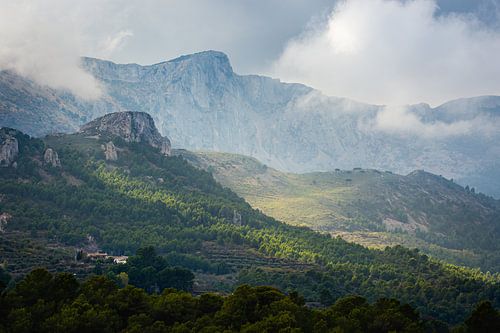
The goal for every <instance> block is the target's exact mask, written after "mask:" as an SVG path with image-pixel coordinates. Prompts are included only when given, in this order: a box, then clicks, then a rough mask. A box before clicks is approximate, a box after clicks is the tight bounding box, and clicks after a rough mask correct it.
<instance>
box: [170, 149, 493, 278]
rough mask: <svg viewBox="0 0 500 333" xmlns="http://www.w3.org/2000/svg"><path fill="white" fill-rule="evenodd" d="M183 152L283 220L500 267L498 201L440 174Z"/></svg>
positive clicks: (351, 237) (458, 260)
mask: <svg viewBox="0 0 500 333" xmlns="http://www.w3.org/2000/svg"><path fill="white" fill-rule="evenodd" d="M180 154H181V155H183V156H185V157H186V158H187V159H188V160H189V161H191V162H192V163H193V164H194V165H197V166H199V167H202V168H204V169H206V170H209V171H211V172H212V173H213V175H214V176H215V178H216V179H217V180H218V181H220V182H221V183H222V184H224V185H226V186H228V187H229V188H231V189H232V190H234V191H235V192H236V193H238V194H239V195H241V196H242V197H244V198H245V199H246V200H248V202H249V203H250V204H252V206H253V207H255V208H259V209H261V210H262V211H263V212H264V213H266V214H268V215H270V216H273V217H275V218H277V219H279V220H281V221H284V222H287V223H290V224H293V225H306V226H309V227H312V228H313V229H317V230H322V231H328V232H333V233H334V234H341V235H342V237H345V238H347V239H349V240H354V241H358V242H361V243H362V244H365V245H391V244H398V243H399V244H405V245H407V246H412V247H419V248H421V249H424V250H425V251H426V252H427V253H430V254H432V255H434V256H436V257H439V258H442V259H446V260H448V261H452V262H455V263H460V264H468V265H472V266H477V267H482V268H483V269H488V270H492V271H497V272H498V271H500V244H499V243H498V239H499V238H500V201H498V200H494V199H492V198H490V197H487V196H485V195H482V194H476V193H473V192H471V190H466V189H464V188H463V187H461V186H459V185H457V184H455V183H454V182H452V181H449V180H446V179H445V178H443V177H441V176H436V175H433V174H430V173H427V172H424V171H414V172H412V173H410V174H409V175H407V176H400V175H397V174H393V173H390V172H380V171H377V170H366V169H359V168H358V169H354V170H351V171H344V170H336V171H334V172H325V173H308V174H291V173H283V172H279V171H277V170H275V169H272V168H269V167H266V166H265V165H263V164H261V163H260V162H258V161H257V160H255V159H253V158H250V157H245V156H240V155H232V154H223V153H201V152H200V153H196V154H193V153H189V152H184V151H180Z"/></svg>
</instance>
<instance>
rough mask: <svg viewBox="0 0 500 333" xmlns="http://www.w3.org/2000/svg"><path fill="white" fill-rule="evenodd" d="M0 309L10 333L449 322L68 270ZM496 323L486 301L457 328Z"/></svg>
mask: <svg viewBox="0 0 500 333" xmlns="http://www.w3.org/2000/svg"><path fill="white" fill-rule="evenodd" d="M139 256H140V255H139ZM144 259H145V258H144ZM150 259H152V261H151V262H150V263H149V264H153V265H155V264H157V263H156V261H157V259H156V258H154V257H150ZM58 285H59V286H60V287H58ZM48 290H50V291H56V294H57V295H56V296H54V295H51V294H50V293H49V292H48ZM0 305H1V307H0V308H1V309H2V311H0V331H9V332H30V331H31V332H119V331H126V332H256V333H257V332H258V333H260V332H269V333H271V332H318V333H322V332H368V333H370V332H373V333H378V332H448V327H447V326H446V325H444V324H442V323H439V322H436V321H433V320H428V319H423V318H421V317H420V315H419V313H418V312H417V311H416V310H415V309H414V308H412V307H411V306H409V305H408V304H402V303H400V302H399V301H397V300H394V299H387V298H381V299H379V300H377V301H376V302H374V303H370V302H368V301H367V300H366V299H365V298H363V297H360V296H346V297H344V298H340V299H338V300H337V301H336V302H335V303H334V304H333V305H332V306H330V307H327V308H322V309H312V308H309V307H307V306H306V305H305V304H304V302H303V300H302V299H301V297H300V296H299V295H298V294H297V293H290V294H289V295H286V294H284V293H282V292H281V291H279V290H278V289H275V288H272V287H266V286H262V287H250V286H248V285H242V286H240V287H238V288H237V289H236V290H235V291H234V292H233V293H232V294H231V295H229V296H225V297H223V296H219V295H214V294H203V295H201V296H197V297H195V296H192V295H191V294H189V293H186V292H183V291H177V290H174V289H165V290H164V291H163V293H161V294H148V293H146V292H145V290H143V289H139V288H136V287H132V286H127V287H125V288H121V289H120V288H118V287H117V285H116V284H115V283H114V282H113V281H112V280H110V279H108V278H106V277H104V276H94V277H91V278H89V279H88V280H87V281H85V282H84V283H81V284H80V283H78V282H77V281H76V280H74V279H71V275H67V274H66V273H60V274H57V275H52V274H50V273H49V272H47V271H45V270H42V269H37V270H34V271H33V272H32V273H30V274H29V275H28V276H26V278H25V279H23V280H22V281H20V283H18V285H17V286H16V287H15V288H14V289H13V290H11V291H9V292H8V293H5V294H4V295H2V296H1V297H0ZM498 323H499V314H498V311H497V310H495V309H494V308H492V306H491V304H490V303H487V302H485V303H481V304H479V305H478V306H477V308H476V310H474V311H473V312H472V314H471V315H470V318H469V319H468V320H467V321H466V323H465V324H464V325H462V328H463V330H466V332H484V333H488V332H498ZM457 330H461V329H460V328H457Z"/></svg>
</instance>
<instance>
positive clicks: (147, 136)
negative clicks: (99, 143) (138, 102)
mask: <svg viewBox="0 0 500 333" xmlns="http://www.w3.org/2000/svg"><path fill="white" fill-rule="evenodd" d="M80 133H83V134H85V135H89V136H99V137H106V138H111V139H112V138H113V137H120V138H122V139H123V140H125V141H126V142H145V143H147V144H149V145H150V146H152V147H155V148H158V149H160V151H161V153H162V154H163V155H166V156H169V155H170V153H171V145H170V140H169V139H168V138H166V137H162V136H161V134H160V132H158V129H157V128H156V126H155V123H154V120H153V118H152V117H151V116H150V115H149V114H147V113H145V112H132V111H125V112H115V113H109V114H107V115H105V116H102V117H100V118H97V119H95V120H93V121H91V122H90V123H87V124H86V125H83V126H82V127H81V128H80Z"/></svg>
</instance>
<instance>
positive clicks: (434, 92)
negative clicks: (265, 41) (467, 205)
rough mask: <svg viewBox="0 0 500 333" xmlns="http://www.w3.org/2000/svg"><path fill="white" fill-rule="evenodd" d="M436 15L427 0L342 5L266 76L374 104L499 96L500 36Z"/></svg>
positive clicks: (473, 22)
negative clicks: (304, 84)
mask: <svg viewBox="0 0 500 333" xmlns="http://www.w3.org/2000/svg"><path fill="white" fill-rule="evenodd" d="M437 9H438V7H437V4H436V2H435V1H431V0H407V1H397V0H347V1H342V2H341V3H339V4H338V5H337V6H336V8H335V9H334V10H333V11H332V13H331V14H330V16H329V17H328V19H327V20H326V22H323V23H321V24H313V25H311V28H309V29H308V30H307V31H305V32H304V33H303V34H302V35H301V36H299V37H297V38H295V39H293V40H291V41H290V42H289V43H288V45H287V46H286V47H285V49H284V51H283V53H282V55H281V56H280V58H279V59H278V60H277V61H276V62H275V64H274V66H273V68H272V70H271V73H272V75H274V76H277V77H280V78H282V79H285V80H287V81H298V82H304V83H306V84H309V85H311V86H313V87H315V88H318V89H320V90H322V91H323V92H324V93H326V94H328V95H332V96H344V97H350V98H353V99H356V100H360V101H363V102H368V103H375V104H387V105H403V104H415V103H419V102H427V103H431V104H434V105H437V104H440V103H442V102H445V101H447V100H451V99H454V98H459V97H464V96H475V95H486V94H500V80H498V78H499V77H500V60H499V58H498V55H499V54H500V32H498V30H494V29H493V28H488V27H487V26H485V25H484V24H482V23H480V22H479V20H477V19H476V17H475V16H474V15H472V14H463V15H461V14H460V15H459V14H443V15H437ZM461 126H462V125H457V127H461Z"/></svg>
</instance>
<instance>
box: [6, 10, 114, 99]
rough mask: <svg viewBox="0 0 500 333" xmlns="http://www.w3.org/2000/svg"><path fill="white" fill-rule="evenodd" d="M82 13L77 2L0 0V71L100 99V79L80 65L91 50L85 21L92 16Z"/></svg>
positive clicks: (78, 94) (86, 97)
mask: <svg viewBox="0 0 500 333" xmlns="http://www.w3.org/2000/svg"><path fill="white" fill-rule="evenodd" d="M80 14H81V12H79V11H78V8H77V6H76V4H74V3H73V2H63V1H42V0H41V1H36V2H35V1H23V0H16V1H9V0H0V70H11V71H15V72H17V73H18V74H20V75H22V76H25V77H28V78H30V79H32V80H34V81H35V82H37V83H38V84H41V85H45V86H49V87H51V88H54V89H62V90H67V91H69V92H71V93H73V94H75V95H76V96H78V97H81V98H84V99H95V98H99V97H100V96H101V94H102V88H101V86H100V84H99V82H98V81H97V80H96V79H95V78H94V77H92V76H91V75H90V74H88V73H87V72H85V71H84V70H83V69H82V68H81V67H80V56H81V55H82V54H84V53H85V52H86V51H87V49H85V47H84V44H85V42H86V40H85V34H84V33H83V31H82V30H81V29H82V26H83V25H84V24H82V22H83V21H84V20H85V19H88V20H90V18H89V17H91V16H86V17H84V16H83V15H80ZM115 44H116V43H115ZM115 47H116V46H115Z"/></svg>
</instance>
